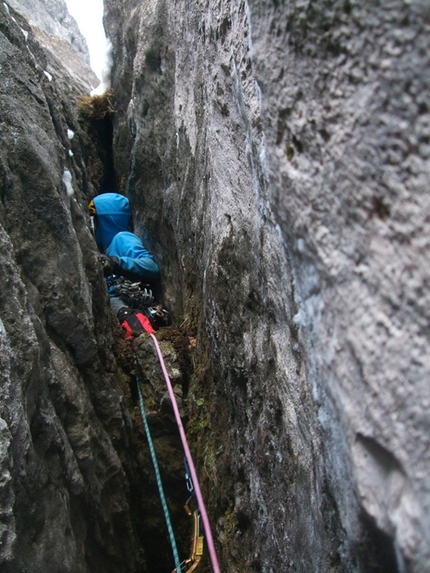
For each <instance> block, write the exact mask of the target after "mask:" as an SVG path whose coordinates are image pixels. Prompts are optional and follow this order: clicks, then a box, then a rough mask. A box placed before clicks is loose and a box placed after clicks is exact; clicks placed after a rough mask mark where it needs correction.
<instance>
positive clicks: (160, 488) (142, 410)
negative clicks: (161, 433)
mask: <svg viewBox="0 0 430 573" xmlns="http://www.w3.org/2000/svg"><path fill="white" fill-rule="evenodd" d="M136 380H137V391H138V393H139V405H140V413H141V415H142V420H143V425H144V426H145V432H146V437H147V438H148V445H149V450H150V452H151V458H152V463H153V465H154V470H155V476H156V478H157V485H158V491H159V493H160V499H161V505H162V506H163V511H164V517H165V519H166V525H167V529H168V531H169V537H170V544H171V546H172V551H173V558H174V560H175V567H176V570H177V571H180V570H181V562H180V559H179V554H178V548H177V547H176V540H175V534H174V533H173V528H172V523H171V521H170V515H169V509H168V507H167V503H166V498H165V496H164V489H163V483H162V481H161V476H160V470H159V468H158V462H157V457H156V455H155V450H154V444H153V442H152V438H151V432H150V431H149V426H148V420H147V419H146V414H145V406H144V403H143V396H142V390H141V389H140V384H139V378H136Z"/></svg>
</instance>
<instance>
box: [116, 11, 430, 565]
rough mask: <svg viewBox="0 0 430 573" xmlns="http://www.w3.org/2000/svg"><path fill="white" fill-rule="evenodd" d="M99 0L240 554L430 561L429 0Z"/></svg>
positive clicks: (217, 486) (204, 444)
mask: <svg viewBox="0 0 430 573" xmlns="http://www.w3.org/2000/svg"><path fill="white" fill-rule="evenodd" d="M105 7H106V14H105V16H106V26H107V33H108V36H109V37H110V40H111V41H112V43H113V61H114V66H113V70H112V82H113V84H112V85H113V89H114V94H115V96H114V97H115V107H116V110H117V113H116V116H115V133H114V154H115V161H116V168H117V171H118V173H119V176H120V180H121V184H122V186H123V189H125V190H126V191H127V192H128V193H129V195H130V197H131V199H132V202H133V206H134V209H135V213H136V217H137V223H138V224H137V230H138V232H139V233H141V235H142V236H143V237H144V238H145V239H146V240H147V241H148V246H150V247H151V248H152V249H153V250H154V252H155V253H156V255H157V256H158V258H159V260H160V263H161V266H162V272H163V283H164V288H165V298H166V303H167V304H168V305H169V306H170V308H171V309H172V310H173V311H174V313H175V314H176V316H178V317H181V319H183V318H185V319H186V320H188V321H190V323H192V325H193V326H194V327H196V328H197V330H198V348H197V356H198V358H196V373H195V376H194V379H193V382H192V384H191V386H190V396H189V406H190V415H191V417H194V420H195V421H200V427H199V428H200V431H199V432H197V433H196V436H195V437H196V443H195V446H194V447H195V448H196V450H197V451H198V454H199V459H200V470H201V472H202V473H203V475H205V476H206V483H205V487H206V495H207V497H208V500H209V505H210V512H211V517H212V519H213V520H214V523H215V524H216V525H215V530H216V534H215V536H216V539H217V547H218V550H219V552H220V555H221V560H222V565H223V567H222V568H223V570H225V571H231V572H233V571H240V572H244V571H265V572H269V571H374V572H376V571H378V572H382V571H400V572H403V571H411V572H414V573H417V572H419V573H424V572H425V571H427V570H428V569H429V566H430V554H429V549H428V543H427V540H428V537H429V530H430V523H429V515H430V512H429V503H430V497H429V491H428V484H429V482H428V473H429V451H430V449H429V426H428V400H429V398H428V379H429V361H428V356H429V354H428V346H429V345H428V342H429V340H428V338H429V327H428V325H429V311H428V308H429V305H428V304H427V303H428V296H429V295H428V290H429V289H428V283H429V271H428V264H427V261H428V253H429V239H428V237H429V233H428V225H429V208H430V205H429V193H428V185H429V162H428V155H429V121H430V113H429V105H428V90H429V78H430V75H429V57H430V56H429V52H428V50H427V48H426V46H428V41H429V22H430V13H429V9H428V6H427V3H426V2H424V1H420V0H412V1H410V2H403V1H400V0H393V1H390V2H380V3H378V2H376V3H375V2H370V1H365V2H355V1H352V0H334V1H333V0H330V1H328V0H327V1H326V0H324V1H322V2H318V3H316V2H308V1H299V0H291V1H289V2H284V1H282V0H273V1H272V2H269V1H263V0H230V1H224V0H215V1H213V2H210V3H209V2H205V1H203V0H201V1H200V0H195V1H193V2H184V1H182V0H178V1H176V2H174V3H173V2H167V1H165V0H150V1H147V2H144V3H140V2H135V1H132V0H121V1H119V0H106V2H105ZM195 428H196V426H194V430H195Z"/></svg>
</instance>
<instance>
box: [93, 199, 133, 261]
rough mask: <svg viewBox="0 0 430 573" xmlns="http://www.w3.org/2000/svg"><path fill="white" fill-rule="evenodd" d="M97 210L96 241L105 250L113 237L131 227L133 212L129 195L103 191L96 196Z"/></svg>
mask: <svg viewBox="0 0 430 573" xmlns="http://www.w3.org/2000/svg"><path fill="white" fill-rule="evenodd" d="M94 206H95V210H96V217H97V219H96V243H97V246H98V247H99V249H100V250H101V252H102V253H103V252H105V251H106V249H107V248H108V247H109V245H110V244H111V242H112V239H113V238H114V237H115V235H116V234H117V233H120V232H121V231H128V230H129V229H130V222H131V213H130V203H129V201H128V199H127V197H124V195H120V194H119V193H102V194H101V195H97V197H94Z"/></svg>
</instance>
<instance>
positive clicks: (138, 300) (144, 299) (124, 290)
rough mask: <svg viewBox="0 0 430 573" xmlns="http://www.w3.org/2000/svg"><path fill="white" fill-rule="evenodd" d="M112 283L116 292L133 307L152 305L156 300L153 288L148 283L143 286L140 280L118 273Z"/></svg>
mask: <svg viewBox="0 0 430 573" xmlns="http://www.w3.org/2000/svg"><path fill="white" fill-rule="evenodd" d="M118 279H122V280H118ZM111 283H112V290H113V292H114V294H116V295H117V296H119V297H120V298H121V299H122V300H123V301H124V302H125V303H126V304H127V306H129V307H131V308H140V307H141V306H150V305H151V304H152V303H153V302H154V297H153V295H152V290H151V289H150V288H149V286H147V285H144V286H142V285H141V283H140V282H132V281H130V280H128V279H125V278H123V277H117V276H116V275H113V277H112V279H111Z"/></svg>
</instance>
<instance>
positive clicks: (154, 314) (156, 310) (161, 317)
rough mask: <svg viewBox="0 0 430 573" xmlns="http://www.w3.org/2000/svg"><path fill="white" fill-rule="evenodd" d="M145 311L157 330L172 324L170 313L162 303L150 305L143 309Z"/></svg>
mask: <svg viewBox="0 0 430 573" xmlns="http://www.w3.org/2000/svg"><path fill="white" fill-rule="evenodd" d="M143 312H144V313H145V315H146V316H147V317H148V319H149V321H150V323H151V324H152V326H153V328H155V330H158V329H159V328H162V327H163V326H169V325H170V324H171V319H170V314H169V313H168V311H167V310H166V309H165V308H162V307H161V305H157V306H148V307H146V308H144V309H143Z"/></svg>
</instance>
